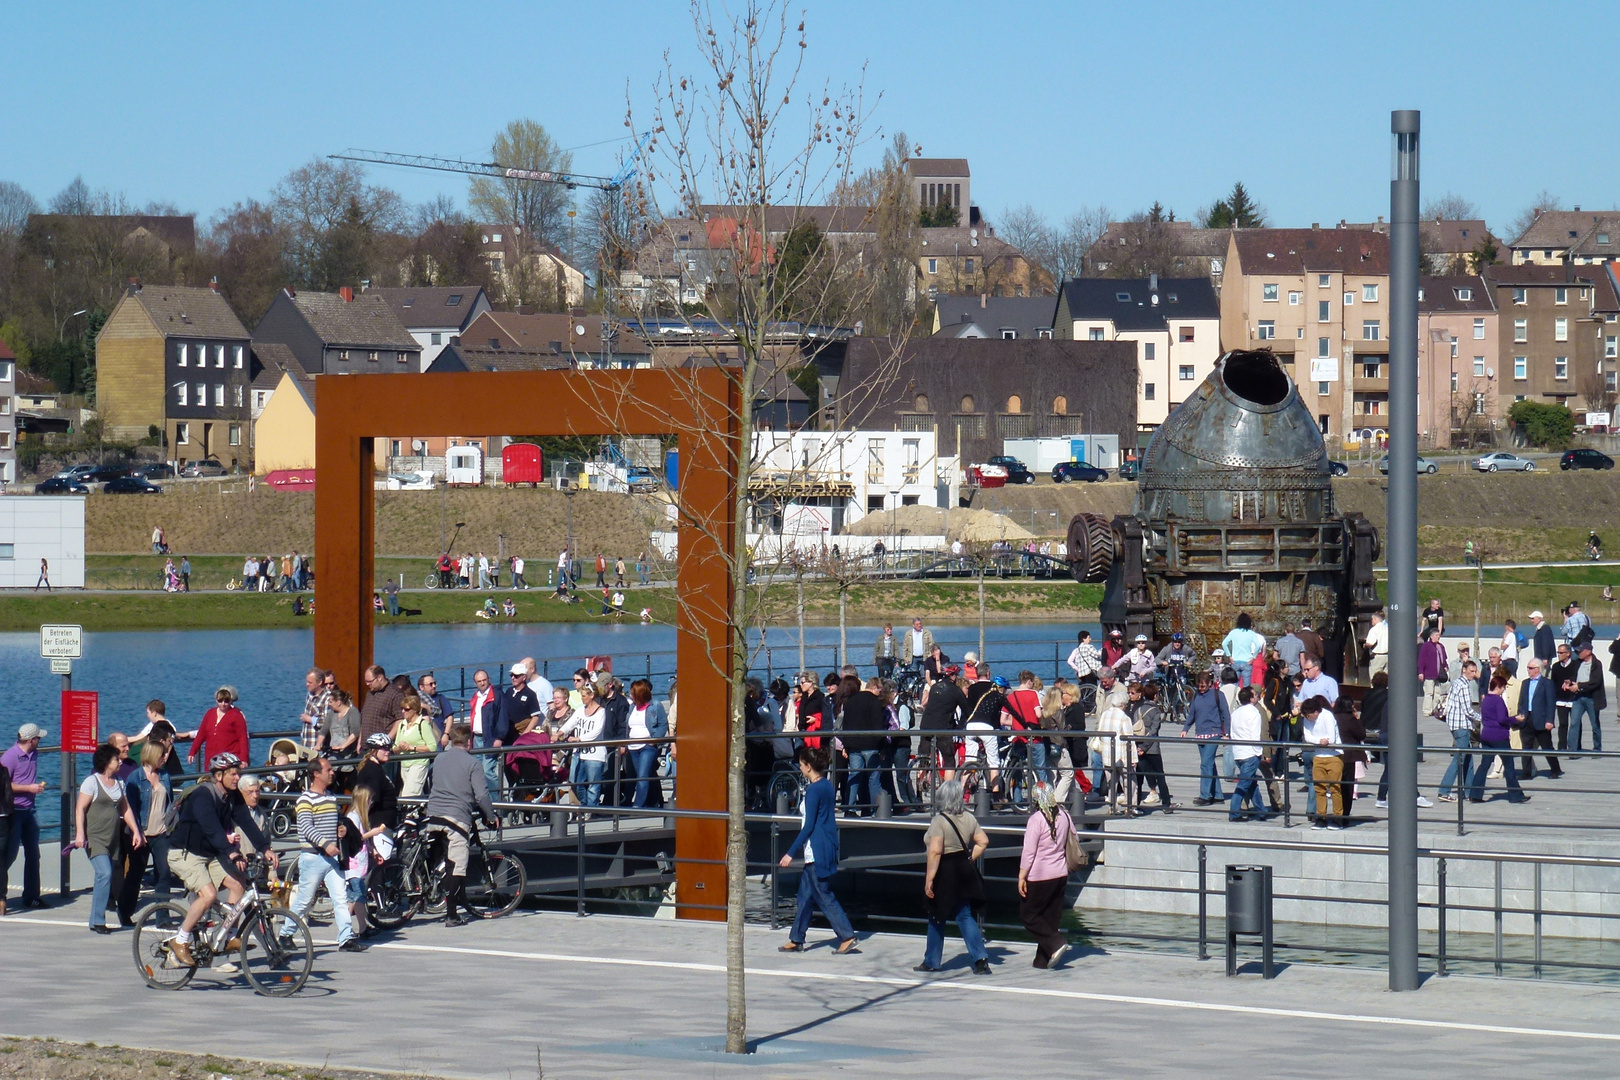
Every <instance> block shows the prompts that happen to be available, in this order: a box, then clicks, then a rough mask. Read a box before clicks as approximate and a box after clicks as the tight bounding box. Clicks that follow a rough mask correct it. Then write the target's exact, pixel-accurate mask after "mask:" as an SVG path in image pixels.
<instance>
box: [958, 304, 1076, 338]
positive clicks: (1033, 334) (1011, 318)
mask: <svg viewBox="0 0 1620 1080" xmlns="http://www.w3.org/2000/svg"><path fill="white" fill-rule="evenodd" d="M1055 307H1056V304H1055V302H1054V301H1053V299H1052V297H1050V296H991V295H990V294H988V293H976V294H974V295H971V296H947V295H943V294H942V295H940V296H939V297H937V298H936V299H935V300H934V333H935V334H936V335H939V336H941V337H959V338H968V337H972V338H997V339H999V340H1002V341H1017V340H1018V339H1019V338H1049V337H1051V336H1052V313H1053V310H1054V309H1055Z"/></svg>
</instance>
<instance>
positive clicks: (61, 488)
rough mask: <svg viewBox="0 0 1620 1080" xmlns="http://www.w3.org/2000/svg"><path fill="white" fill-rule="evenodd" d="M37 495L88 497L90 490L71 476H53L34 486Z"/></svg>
mask: <svg viewBox="0 0 1620 1080" xmlns="http://www.w3.org/2000/svg"><path fill="white" fill-rule="evenodd" d="M34 494H36V495H88V494H90V489H89V488H87V487H85V486H84V485H83V484H82V483H80V482H79V481H78V480H75V479H74V478H73V477H71V476H53V477H51V478H50V479H49V480H41V481H40V482H39V483H37V484H35V485H34Z"/></svg>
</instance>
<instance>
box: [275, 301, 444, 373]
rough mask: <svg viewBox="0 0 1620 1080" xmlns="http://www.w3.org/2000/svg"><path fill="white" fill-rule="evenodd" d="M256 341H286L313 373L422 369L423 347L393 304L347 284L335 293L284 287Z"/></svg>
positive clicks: (276, 342) (411, 370)
mask: <svg viewBox="0 0 1620 1080" xmlns="http://www.w3.org/2000/svg"><path fill="white" fill-rule="evenodd" d="M253 343H254V345H255V346H258V345H259V344H261V343H270V344H276V345H285V346H287V348H288V349H290V350H292V354H293V357H294V358H295V359H296V360H297V361H298V365H299V366H300V367H302V368H303V369H304V371H305V372H306V373H307V374H310V375H375V374H383V375H386V374H390V373H397V372H411V373H419V372H421V370H422V363H421V359H420V357H421V354H422V346H421V345H419V344H417V342H416V338H414V337H412V336H411V332H410V331H409V330H407V329H406V328H405V324H404V323H402V322H400V320H399V315H398V314H397V313H396V312H395V309H394V305H392V304H390V303H389V302H388V301H387V300H385V299H384V298H383V297H381V296H378V295H376V294H374V293H360V294H358V295H357V294H356V293H355V291H354V290H353V289H350V288H348V287H347V286H345V287H344V288H342V289H339V290H338V291H337V292H335V293H318V292H297V291H295V290H293V289H290V288H289V289H283V290H281V292H279V293H277V294H276V298H275V299H274V300H273V301H271V303H270V309H269V310H268V311H266V312H265V313H264V317H263V318H261V319H260V320H259V324H258V325H257V326H255V327H254V328H253Z"/></svg>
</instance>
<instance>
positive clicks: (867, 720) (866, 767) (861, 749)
mask: <svg viewBox="0 0 1620 1080" xmlns="http://www.w3.org/2000/svg"><path fill="white" fill-rule="evenodd" d="M881 687H882V682H881V681H880V680H878V679H869V680H868V681H867V683H866V686H865V687H863V688H862V689H860V690H857V691H856V692H855V693H853V694H851V695H849V697H847V698H845V699H844V712H843V720H842V723H840V724H839V728H840V730H841V731H842V732H843V734H842V736H840V738H841V741H842V742H843V744H844V750H845V751H846V752H847V753H848V754H849V801H848V804H847V805H846V806H845V807H844V812H845V813H847V814H855V813H858V812H859V809H858V808H859V805H860V802H861V794H862V792H863V791H864V792H865V793H866V797H867V798H866V801H867V808H866V811H865V814H866V816H871V815H872V814H875V813H876V812H877V804H878V792H879V791H880V790H882V786H883V785H882V771H881V768H880V763H881V762H880V759H881V751H882V747H883V740H884V739H885V738H886V737H887V736H886V735H885V734H882V733H885V732H887V731H888V729H889V710H888V708H887V707H886V706H885V705H884V704H883V699H882V698H880V697H878V696H877V694H876V693H875V692H874V691H876V690H878V689H880V688H881ZM854 732H863V733H864V732H871V733H872V734H858V735H857V734H853V733H854Z"/></svg>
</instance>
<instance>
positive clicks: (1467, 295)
mask: <svg viewBox="0 0 1620 1080" xmlns="http://www.w3.org/2000/svg"><path fill="white" fill-rule="evenodd" d="M1455 292H1456V293H1457V299H1459V300H1472V299H1473V298H1474V290H1473V289H1469V288H1461V289H1457V290H1455Z"/></svg>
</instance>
